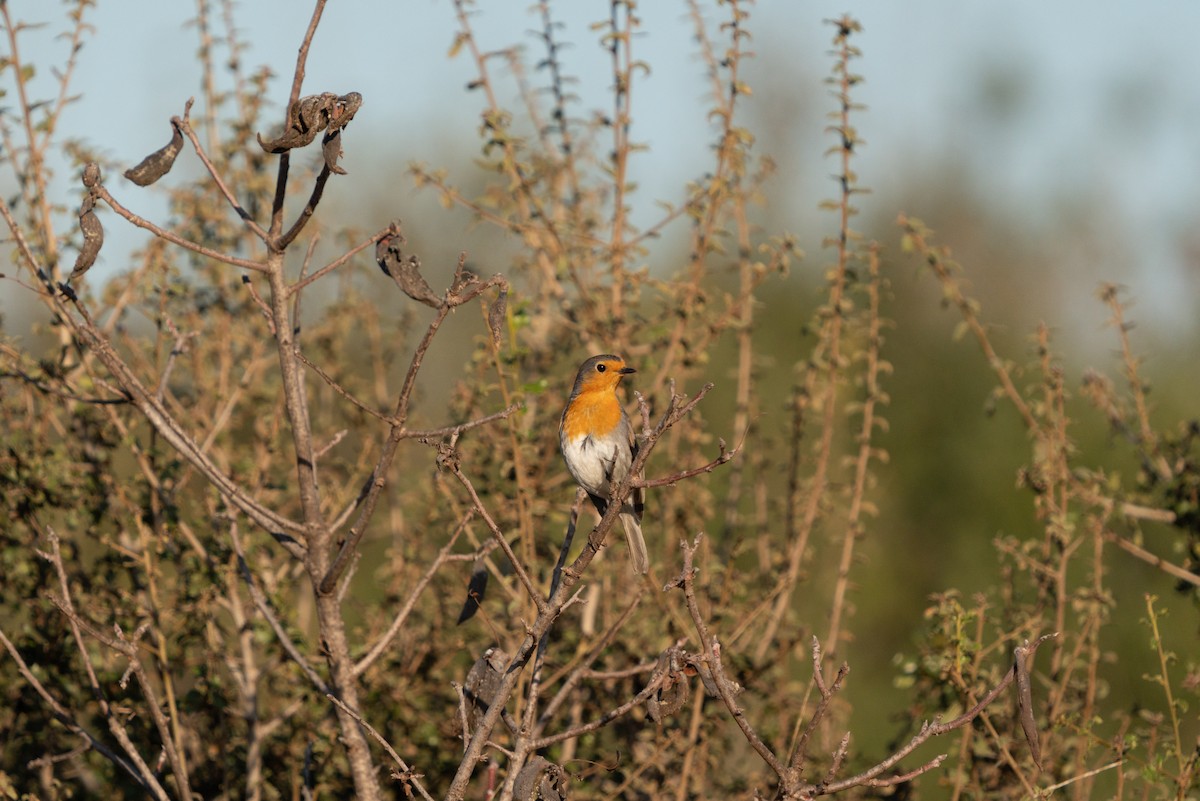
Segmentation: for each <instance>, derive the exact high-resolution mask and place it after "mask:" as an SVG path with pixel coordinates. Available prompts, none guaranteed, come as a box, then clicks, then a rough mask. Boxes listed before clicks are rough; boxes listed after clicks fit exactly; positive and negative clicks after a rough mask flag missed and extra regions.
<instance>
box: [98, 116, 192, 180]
mask: <svg viewBox="0 0 1200 801" xmlns="http://www.w3.org/2000/svg"><path fill="white" fill-rule="evenodd" d="M171 130H172V131H173V133H172V134H171V141H170V142H167V144H165V145H163V146H162V147H160V148H159V149H158V150H155V151H154V152H153V153H151V154H150V155H149V156H146V158H144V159H142V160H141V162H140V163H139V164H138V165H137V166H136V167H130V168H129V169H128V170H126V171H125V177H126V178H128V179H129V180H131V181H133V182H134V183H135V184H137V185H138V186H150V184H152V183H154V182H155V181H157V180H158V179H159V178H162V177H163V176H164V175H166V174H167V173H168V172H170V171H171V168H172V167H173V166H175V158H176V157H177V156H178V155H179V152H180V151H181V150H183V131H182V130H180V128H179V123H178V122H176V121H175V120H171ZM85 183H86V181H85Z"/></svg>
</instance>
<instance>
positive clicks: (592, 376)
mask: <svg viewBox="0 0 1200 801" xmlns="http://www.w3.org/2000/svg"><path fill="white" fill-rule="evenodd" d="M636 372H637V370H634V369H633V368H632V367H630V366H629V365H627V364H625V360H624V359H622V358H621V357H620V356H614V355H613V354H611V353H604V354H601V355H599V356H593V357H592V358H590V359H588V360H587V361H586V362H584V363H583V364H582V365H580V367H579V373H578V374H577V375H576V376H575V387H574V388H573V389H572V390H571V396H572V397H574V396H576V395H578V394H579V393H581V392H595V391H597V390H605V389H615V388H616V386H617V384H619V383H621V379H622V378H624V377H625V376H627V375H629V374H630V373H636Z"/></svg>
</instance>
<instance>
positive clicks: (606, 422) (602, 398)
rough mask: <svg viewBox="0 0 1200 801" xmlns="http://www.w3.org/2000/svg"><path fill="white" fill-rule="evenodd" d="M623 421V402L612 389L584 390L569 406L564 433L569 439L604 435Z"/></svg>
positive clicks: (564, 417) (564, 418) (564, 423)
mask: <svg viewBox="0 0 1200 801" xmlns="http://www.w3.org/2000/svg"><path fill="white" fill-rule="evenodd" d="M620 423H621V404H620V402H618V401H617V396H616V393H615V392H613V391H612V389H609V388H607V387H606V388H604V389H603V390H598V391H592V392H588V391H584V392H581V393H579V395H578V396H576V398H575V400H574V401H572V402H571V403H570V404H568V406H567V411H566V413H565V414H564V415H563V435H564V436H565V437H566V438H567V439H568V440H574V439H578V438H579V437H586V436H588V435H591V436H598V437H603V436H606V435H607V434H609V433H610V432H612V431H614V430H616V428H617V426H618V425H620Z"/></svg>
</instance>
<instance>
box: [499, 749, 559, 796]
mask: <svg viewBox="0 0 1200 801" xmlns="http://www.w3.org/2000/svg"><path fill="white" fill-rule="evenodd" d="M570 790H571V783H570V781H569V780H568V777H567V772H566V771H565V770H563V769H562V766H561V765H555V764H554V763H553V762H551V761H549V760H548V759H546V758H545V757H543V756H535V757H533V758H532V759H530V760H529V762H528V763H526V765H525V767H524V768H522V769H521V772H520V773H518V774H517V781H516V784H515V785H514V786H513V798H514V799H516V801H566V799H567V798H569V797H570Z"/></svg>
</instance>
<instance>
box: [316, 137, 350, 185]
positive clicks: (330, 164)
mask: <svg viewBox="0 0 1200 801" xmlns="http://www.w3.org/2000/svg"><path fill="white" fill-rule="evenodd" d="M341 156H342V132H341V131H334V132H333V133H327V134H325V138H324V139H322V140H321V157H322V158H324V159H325V166H326V167H327V168H328V169H329V171H330V172H332V173H335V174H337V175H345V174H346V170H345V169H343V168H341V167H339V166H338V163H337V161H338V159H339V158H341Z"/></svg>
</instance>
